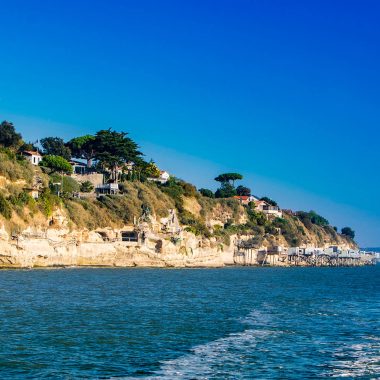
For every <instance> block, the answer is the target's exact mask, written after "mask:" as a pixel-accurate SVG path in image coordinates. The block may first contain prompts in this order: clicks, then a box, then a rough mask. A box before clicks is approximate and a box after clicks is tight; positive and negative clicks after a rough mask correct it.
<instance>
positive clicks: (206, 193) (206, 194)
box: [198, 188, 215, 198]
mask: <svg viewBox="0 0 380 380" xmlns="http://www.w3.org/2000/svg"><path fill="white" fill-rule="evenodd" d="M198 191H199V192H200V193H201V194H202V195H203V196H204V197H207V198H215V194H214V192H213V191H212V190H210V189H203V188H202V189H199V190H198Z"/></svg>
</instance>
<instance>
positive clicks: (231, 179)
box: [215, 173, 243, 186]
mask: <svg viewBox="0 0 380 380" xmlns="http://www.w3.org/2000/svg"><path fill="white" fill-rule="evenodd" d="M242 179H243V176H242V175H241V174H239V173H223V174H219V175H218V176H217V177H216V178H215V181H217V182H221V183H226V182H228V183H230V184H232V186H235V181H238V180H242Z"/></svg>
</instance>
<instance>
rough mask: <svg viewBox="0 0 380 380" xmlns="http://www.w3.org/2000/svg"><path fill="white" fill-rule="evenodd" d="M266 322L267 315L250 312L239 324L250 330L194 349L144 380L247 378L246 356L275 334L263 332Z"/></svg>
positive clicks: (247, 363)
mask: <svg viewBox="0 0 380 380" xmlns="http://www.w3.org/2000/svg"><path fill="white" fill-rule="evenodd" d="M269 321H270V317H269V315H268V314H264V313H262V312H259V311H253V312H252V313H250V315H249V316H248V317H246V318H244V319H242V320H241V322H242V323H244V324H249V325H252V328H248V329H246V330H244V331H242V332H237V333H231V334H229V335H228V336H226V337H223V338H219V339H217V340H214V341H211V342H208V343H205V344H202V345H198V346H195V347H193V348H192V349H190V352H189V353H188V354H186V355H183V356H181V357H179V358H176V359H173V360H168V361H165V362H162V365H161V368H160V369H159V370H158V371H157V372H156V373H155V374H154V375H153V376H150V377H146V378H145V379H178V378H181V379H194V378H196V379H209V378H210V377H213V378H225V377H228V378H233V379H239V378H243V377H244V378H246V375H245V376H244V370H243V368H246V367H247V366H251V365H253V363H250V361H249V358H248V357H247V353H248V354H249V353H252V352H253V350H254V349H255V347H256V345H257V343H259V342H261V341H263V340H266V339H268V337H269V336H273V335H274V334H276V332H275V331H271V330H268V329H264V328H263V327H264V326H266V328H268V323H269Z"/></svg>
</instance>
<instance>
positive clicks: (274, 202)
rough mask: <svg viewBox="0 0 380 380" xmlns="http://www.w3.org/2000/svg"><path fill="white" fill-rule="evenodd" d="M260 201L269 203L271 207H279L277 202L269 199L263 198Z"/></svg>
mask: <svg viewBox="0 0 380 380" xmlns="http://www.w3.org/2000/svg"><path fill="white" fill-rule="evenodd" d="M260 200H261V201H264V202H267V203H268V204H269V205H271V206H278V205H277V202H276V201H274V200H273V199H270V198H268V197H262V198H260Z"/></svg>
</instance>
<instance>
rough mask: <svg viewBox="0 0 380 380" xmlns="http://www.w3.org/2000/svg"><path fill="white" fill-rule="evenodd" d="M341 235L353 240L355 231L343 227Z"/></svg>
mask: <svg viewBox="0 0 380 380" xmlns="http://www.w3.org/2000/svg"><path fill="white" fill-rule="evenodd" d="M342 235H345V236H348V237H350V238H351V239H355V231H354V230H353V229H352V228H350V227H343V228H342Z"/></svg>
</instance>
